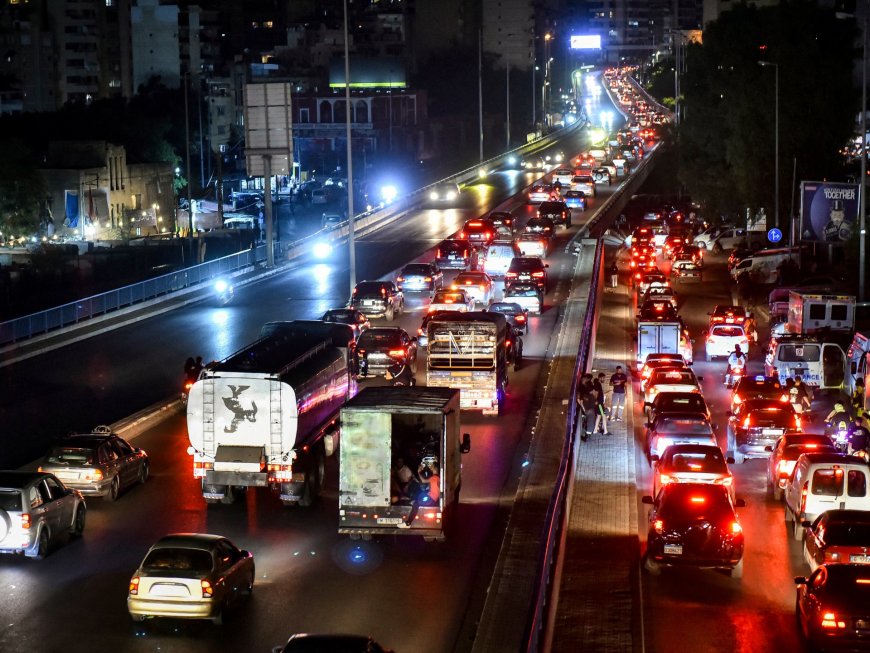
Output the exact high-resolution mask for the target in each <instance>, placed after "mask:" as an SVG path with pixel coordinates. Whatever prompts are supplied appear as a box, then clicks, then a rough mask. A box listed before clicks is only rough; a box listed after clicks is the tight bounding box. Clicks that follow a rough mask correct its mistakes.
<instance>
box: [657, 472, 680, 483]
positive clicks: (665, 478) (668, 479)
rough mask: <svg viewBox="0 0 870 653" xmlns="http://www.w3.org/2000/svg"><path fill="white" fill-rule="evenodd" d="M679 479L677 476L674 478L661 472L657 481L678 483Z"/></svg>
mask: <svg viewBox="0 0 870 653" xmlns="http://www.w3.org/2000/svg"><path fill="white" fill-rule="evenodd" d="M679 482H680V480H679V479H678V478H674V477H673V476H668V475H667V474H662V475H661V476H659V483H661V484H662V485H670V484H671V483H679Z"/></svg>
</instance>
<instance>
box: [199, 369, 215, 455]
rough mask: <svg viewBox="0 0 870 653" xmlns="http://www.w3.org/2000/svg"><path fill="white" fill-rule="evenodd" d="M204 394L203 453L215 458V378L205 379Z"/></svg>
mask: <svg viewBox="0 0 870 653" xmlns="http://www.w3.org/2000/svg"><path fill="white" fill-rule="evenodd" d="M203 386H204V388H203V393H202V444H203V449H204V451H203V453H204V454H206V455H207V456H212V457H213V456H214V454H215V445H214V377H206V378H204V379H203Z"/></svg>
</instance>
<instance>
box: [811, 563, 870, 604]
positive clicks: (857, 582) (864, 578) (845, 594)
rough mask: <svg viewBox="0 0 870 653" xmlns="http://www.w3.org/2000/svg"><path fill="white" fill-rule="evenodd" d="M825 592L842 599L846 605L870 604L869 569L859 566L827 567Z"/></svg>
mask: <svg viewBox="0 0 870 653" xmlns="http://www.w3.org/2000/svg"><path fill="white" fill-rule="evenodd" d="M822 573H824V574H825V576H826V582H825V592H826V593H827V594H829V595H831V596H836V597H838V598H842V599H843V601H845V602H846V604H847V605H867V604H868V603H870V567H868V566H865V565H861V566H857V565H827V566H826V567H825V571H824V572H822Z"/></svg>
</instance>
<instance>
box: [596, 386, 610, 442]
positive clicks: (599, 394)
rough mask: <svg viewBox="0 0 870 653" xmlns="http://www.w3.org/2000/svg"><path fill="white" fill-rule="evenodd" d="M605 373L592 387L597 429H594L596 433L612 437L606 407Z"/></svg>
mask: <svg viewBox="0 0 870 653" xmlns="http://www.w3.org/2000/svg"><path fill="white" fill-rule="evenodd" d="M604 378H605V376H604V372H600V373H599V374H598V378H596V379H595V380H594V381H593V382H592V387H593V390H594V392H595V404H596V405H595V428H594V429H593V430H594V431H595V432H596V433H603V434H604V435H610V432H609V431H608V430H607V409H605V407H604Z"/></svg>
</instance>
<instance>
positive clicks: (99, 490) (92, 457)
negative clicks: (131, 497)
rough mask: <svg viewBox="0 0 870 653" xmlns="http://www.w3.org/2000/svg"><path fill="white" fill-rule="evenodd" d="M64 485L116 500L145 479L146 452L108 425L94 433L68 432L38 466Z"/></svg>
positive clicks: (147, 465)
mask: <svg viewBox="0 0 870 653" xmlns="http://www.w3.org/2000/svg"><path fill="white" fill-rule="evenodd" d="M39 471H41V472H49V473H51V474H54V475H55V476H56V477H57V478H59V479H60V480H61V481H63V483H64V484H65V485H66V486H67V487H71V488H75V489H76V490H78V491H79V492H81V493H82V494H84V495H86V496H99V497H103V498H104V499H106V500H107V501H115V500H116V499H117V498H118V495H119V494H120V493H121V491H122V490H123V489H125V488H127V487H130V486H133V485H137V484H143V483H145V481H147V480H148V475H149V473H150V467H149V464H148V454H147V453H145V452H144V451H143V450H142V449H139V448H136V447H133V446H131V445H130V444H129V443H128V442H127V441H126V440H123V439H122V438H120V437H118V436H117V435H115V434H114V433H112V432H111V431H110V429H109V428H108V427H105V426H98V427H97V428H95V429H94V432H93V433H86V434H77V435H68V436H67V437H65V438H63V439H61V440H59V441H58V442H56V443H55V444H54V445H53V446H52V447H51V449H50V450H49V452H48V454H46V456H45V458H43V459H42V464H40V466H39Z"/></svg>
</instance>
